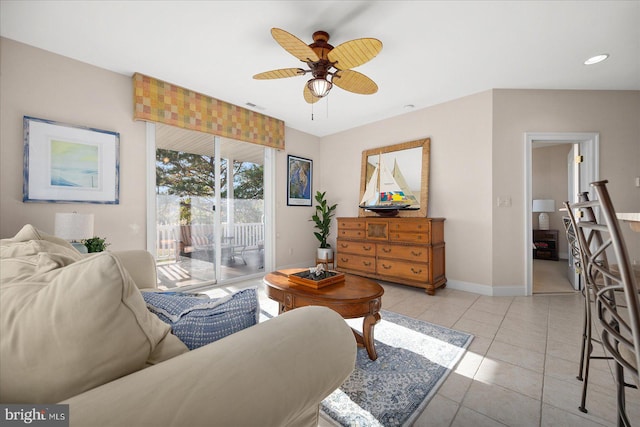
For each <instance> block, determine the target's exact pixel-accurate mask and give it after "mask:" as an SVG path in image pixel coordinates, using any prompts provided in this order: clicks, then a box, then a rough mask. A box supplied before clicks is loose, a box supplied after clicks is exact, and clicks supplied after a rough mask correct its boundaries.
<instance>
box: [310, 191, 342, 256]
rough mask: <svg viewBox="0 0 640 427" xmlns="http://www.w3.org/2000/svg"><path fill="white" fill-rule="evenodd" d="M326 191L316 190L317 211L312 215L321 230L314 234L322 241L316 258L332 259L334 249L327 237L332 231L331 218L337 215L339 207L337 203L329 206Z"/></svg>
mask: <svg viewBox="0 0 640 427" xmlns="http://www.w3.org/2000/svg"><path fill="white" fill-rule="evenodd" d="M325 194H326V191H325V192H320V191H318V192H316V195H315V199H316V202H317V205H316V213H315V214H313V216H312V217H311V221H313V222H315V223H316V225H315V228H317V229H318V230H320V231H314V232H313V234H314V235H315V236H316V239H318V241H319V242H320V247H319V248H318V251H317V254H316V258H317V259H324V260H330V259H333V249H331V245H330V244H329V243H327V237H329V232H330V231H331V218H333V216H334V215H335V210H336V208H337V207H338V205H337V204H335V205H331V206H329V204H328V203H327V201H326V200H325V198H324V196H325Z"/></svg>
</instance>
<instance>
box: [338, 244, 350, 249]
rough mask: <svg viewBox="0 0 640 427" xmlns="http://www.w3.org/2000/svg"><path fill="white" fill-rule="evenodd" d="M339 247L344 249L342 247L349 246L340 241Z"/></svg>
mask: <svg viewBox="0 0 640 427" xmlns="http://www.w3.org/2000/svg"><path fill="white" fill-rule="evenodd" d="M340 247H341V248H342V249H344V248H348V247H349V245H347V244H345V243H340Z"/></svg>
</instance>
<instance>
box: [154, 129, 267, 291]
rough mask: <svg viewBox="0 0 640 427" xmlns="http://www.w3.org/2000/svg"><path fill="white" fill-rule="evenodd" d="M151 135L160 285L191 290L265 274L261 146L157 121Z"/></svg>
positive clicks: (166, 287) (156, 245) (263, 153)
mask: <svg viewBox="0 0 640 427" xmlns="http://www.w3.org/2000/svg"><path fill="white" fill-rule="evenodd" d="M150 126H154V125H150ZM148 130H149V127H148ZM153 133H154V134H155V135H154V138H153V139H154V145H155V150H154V154H153V155H154V163H153V166H152V167H153V169H154V180H155V183H154V195H153V197H150V199H151V200H149V202H150V203H153V204H154V205H155V208H154V209H150V212H151V214H152V216H155V218H154V219H153V221H150V223H151V226H152V227H150V228H155V230H154V231H153V232H152V234H153V235H154V236H155V239H154V241H153V242H152V243H151V241H150V243H151V244H152V245H153V247H152V248H151V249H152V251H153V252H155V255H156V260H157V265H158V280H159V286H160V287H161V288H163V289H174V290H175V289H180V290H184V289H193V288H196V287H203V286H209V285H212V284H215V283H218V282H222V281H228V280H231V279H241V278H244V277H247V276H250V275H252V274H258V273H260V272H263V271H264V247H265V245H264V242H265V227H264V218H265V200H264V164H265V162H264V158H265V152H264V151H265V149H264V148H263V147H261V146H258V145H255V144H248V143H243V142H238V141H233V140H228V139H225V138H219V137H214V136H212V135H209V134H204V133H200V132H195V131H188V130H184V129H180V128H176V127H172V126H166V125H160V124H156V125H155V126H154V128H153ZM150 151H151V150H150Z"/></svg>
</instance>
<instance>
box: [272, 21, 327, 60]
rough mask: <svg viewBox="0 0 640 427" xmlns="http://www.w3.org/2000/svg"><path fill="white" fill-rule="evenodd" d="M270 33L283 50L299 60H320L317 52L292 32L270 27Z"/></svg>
mask: <svg viewBox="0 0 640 427" xmlns="http://www.w3.org/2000/svg"><path fill="white" fill-rule="evenodd" d="M271 35H272V36H273V38H274V39H275V40H276V41H277V42H278V44H280V46H282V47H283V48H284V50H286V51H287V52H289V53H290V54H291V55H293V56H295V57H296V58H298V59H299V60H300V61H303V62H307V61H312V62H315V61H319V60H320V58H319V57H318V54H316V53H315V52H314V51H313V49H311V48H310V47H309V46H307V44H306V43H305V42H303V41H302V40H300V39H299V38H297V37H296V36H294V35H293V34H290V33H288V32H286V31H285V30H281V29H280V28H272V29H271Z"/></svg>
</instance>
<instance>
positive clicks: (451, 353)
mask: <svg viewBox="0 0 640 427" xmlns="http://www.w3.org/2000/svg"><path fill="white" fill-rule="evenodd" d="M381 316H382V320H381V321H380V323H378V324H377V325H376V326H375V330H374V337H375V347H376V351H377V353H378V359H377V360H375V361H371V360H369V357H368V356H367V351H366V350H365V349H363V348H359V349H358V358H357V360H356V368H355V370H354V371H353V373H352V374H351V376H349V378H347V380H346V381H345V382H344V384H343V385H342V387H340V389H338V390H336V391H335V392H334V393H333V394H331V395H330V396H329V397H327V398H326V399H325V400H324V401H323V402H322V411H323V413H324V415H325V416H328V417H329V418H331V419H332V420H333V421H334V422H336V423H337V425H341V426H345V427H353V426H363V427H364V426H367V427H370V426H385V427H390V426H409V425H411V424H412V423H413V422H414V421H415V420H416V419H417V418H418V417H419V416H420V414H421V413H422V411H423V410H424V408H425V407H426V406H427V404H428V403H429V400H431V398H432V397H433V396H434V395H435V393H436V391H437V390H438V387H440V385H441V384H442V383H443V382H444V380H445V379H446V378H447V376H448V375H449V373H450V372H451V370H452V369H453V367H454V366H455V365H456V363H458V361H459V360H460V358H461V357H462V355H463V354H464V353H465V351H466V349H467V347H468V346H469V344H470V343H471V340H472V339H473V335H469V334H467V333H464V332H459V331H455V330H453V329H448V328H445V327H442V326H438V325H434V324H431V323H427V322H423V321H420V320H415V319H412V318H409V317H406V316H402V315H400V314H397V313H392V312H390V311H385V310H383V311H382V312H381ZM358 322H359V323H362V320H361V319H357V322H355V323H352V322H351V321H349V323H350V325H351V326H352V327H354V328H356V329H357V328H358V326H361V325H358Z"/></svg>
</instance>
